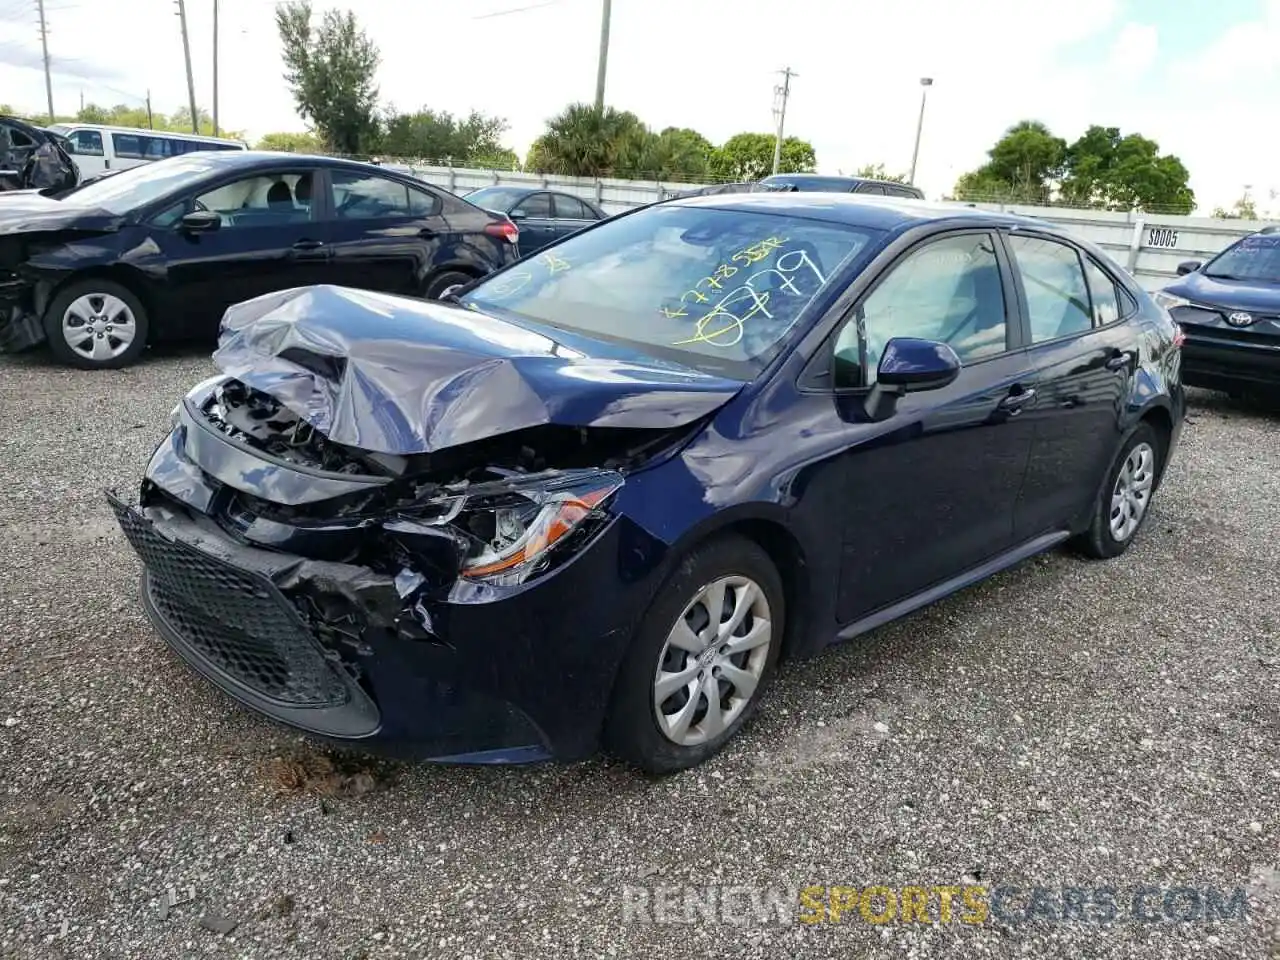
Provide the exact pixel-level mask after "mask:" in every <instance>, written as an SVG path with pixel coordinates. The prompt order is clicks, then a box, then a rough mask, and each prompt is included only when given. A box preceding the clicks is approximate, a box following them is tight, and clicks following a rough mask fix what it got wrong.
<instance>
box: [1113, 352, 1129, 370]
mask: <svg viewBox="0 0 1280 960" xmlns="http://www.w3.org/2000/svg"><path fill="white" fill-rule="evenodd" d="M1131 363H1133V354H1132V353H1129V352H1128V351H1127V350H1117V351H1116V352H1115V353H1113V354H1112V355H1111V356H1110V358H1108V360H1107V369H1108V370H1125V369H1128V367H1129V365H1130V364H1131Z"/></svg>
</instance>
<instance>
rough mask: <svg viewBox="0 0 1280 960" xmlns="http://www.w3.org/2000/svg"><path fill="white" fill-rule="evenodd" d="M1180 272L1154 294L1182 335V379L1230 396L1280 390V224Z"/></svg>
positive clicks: (1182, 266)
mask: <svg viewBox="0 0 1280 960" xmlns="http://www.w3.org/2000/svg"><path fill="white" fill-rule="evenodd" d="M1178 274H1179V276H1178V279H1177V280H1175V281H1174V282H1173V283H1170V284H1169V285H1168V286H1166V287H1165V288H1164V289H1163V290H1159V291H1157V292H1156V294H1155V300H1156V303H1158V304H1160V305H1161V306H1162V307H1164V308H1165V309H1167V310H1168V311H1169V312H1170V313H1171V314H1172V315H1173V319H1174V320H1176V321H1178V323H1179V324H1180V325H1181V327H1182V330H1183V333H1184V334H1185V335H1186V345H1185V346H1184V347H1183V349H1182V378H1183V380H1184V381H1185V382H1186V383H1188V384H1190V385H1191V386H1195V387H1205V388H1207V389H1210V390H1223V391H1226V392H1227V393H1229V394H1231V395H1233V396H1245V395H1251V394H1256V395H1264V394H1265V395H1275V394H1280V227H1267V228H1265V229H1263V230H1261V231H1259V232H1258V233H1254V234H1251V235H1249V236H1247V237H1242V238H1241V239H1239V240H1237V241H1236V242H1235V243H1233V244H1232V245H1231V246H1229V247H1227V249H1225V250H1223V251H1222V252H1221V253H1220V254H1218V255H1217V256H1216V257H1214V258H1213V259H1212V260H1210V261H1209V262H1208V263H1205V264H1201V263H1200V262H1199V261H1197V260H1188V261H1185V262H1184V263H1180V264H1178Z"/></svg>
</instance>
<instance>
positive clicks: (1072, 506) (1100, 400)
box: [1005, 231, 1138, 538]
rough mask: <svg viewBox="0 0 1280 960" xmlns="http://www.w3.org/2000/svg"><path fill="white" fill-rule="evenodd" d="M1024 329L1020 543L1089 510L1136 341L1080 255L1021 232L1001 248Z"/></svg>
mask: <svg viewBox="0 0 1280 960" xmlns="http://www.w3.org/2000/svg"><path fill="white" fill-rule="evenodd" d="M1005 242H1006V244H1007V245H1008V248H1009V254H1010V259H1011V262H1012V263H1013V265H1014V268H1015V269H1014V274H1015V278H1016V286H1017V288H1018V292H1019V297H1020V299H1021V300H1022V302H1023V304H1024V305H1025V306H1024V313H1025V316H1026V324H1027V329H1026V330H1025V335H1026V339H1027V344H1028V346H1027V360H1028V366H1029V371H1030V372H1029V374H1028V384H1029V388H1030V389H1031V390H1033V391H1034V392H1035V398H1034V402H1033V403H1030V404H1028V406H1027V409H1026V413H1025V416H1026V418H1027V422H1028V423H1030V424H1032V425H1033V426H1034V427H1035V432H1034V437H1033V440H1032V447H1031V460H1030V463H1029V465H1028V468H1027V478H1026V482H1025V484H1024V486H1023V490H1022V493H1021V495H1020V497H1019V500H1018V507H1017V511H1016V525H1017V530H1018V533H1019V536H1021V537H1024V538H1027V537H1032V536H1036V535H1037V534H1040V533H1045V532H1047V531H1051V530H1061V529H1066V528H1067V527H1068V526H1069V525H1070V524H1071V523H1072V522H1073V520H1075V519H1076V518H1078V517H1079V516H1080V515H1081V514H1082V512H1083V511H1085V510H1087V509H1088V507H1089V505H1090V504H1091V503H1093V500H1094V497H1095V496H1096V495H1097V492H1098V485H1099V484H1100V483H1101V482H1102V480H1103V475H1104V473H1105V472H1106V470H1107V468H1108V467H1109V466H1110V463H1111V459H1112V457H1114V455H1115V452H1116V447H1117V444H1118V443H1119V441H1120V429H1121V423H1122V422H1123V421H1122V417H1123V412H1124V411H1123V407H1124V403H1125V400H1126V398H1127V397H1128V396H1129V393H1130V380H1131V379H1132V377H1133V376H1134V375H1135V373H1136V370H1137V358H1138V337H1137V333H1136V331H1135V329H1134V328H1133V326H1132V325H1131V324H1129V323H1126V322H1125V321H1124V318H1123V314H1125V313H1126V312H1128V311H1127V310H1125V309H1122V308H1121V304H1127V302H1128V301H1127V298H1124V295H1123V294H1122V293H1121V291H1120V290H1119V289H1118V288H1117V284H1116V281H1115V279H1114V278H1113V277H1112V276H1111V275H1110V274H1109V273H1108V272H1107V270H1105V269H1104V268H1103V267H1102V266H1101V265H1100V264H1098V263H1097V262H1096V261H1095V260H1094V259H1093V258H1092V257H1090V256H1089V255H1088V254H1087V253H1086V252H1084V251H1082V250H1080V249H1079V248H1078V247H1076V246H1075V245H1074V244H1072V243H1070V242H1069V241H1067V240H1065V239H1063V238H1061V237H1056V236H1050V235H1042V234H1036V233H1031V232H1025V231H1016V232H1014V233H1012V234H1009V235H1008V236H1007V237H1006V240H1005Z"/></svg>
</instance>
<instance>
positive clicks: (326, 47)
mask: <svg viewBox="0 0 1280 960" xmlns="http://www.w3.org/2000/svg"><path fill="white" fill-rule="evenodd" d="M311 21H312V16H311V2H310V0H289V2H287V3H282V4H281V5H280V6H279V7H277V8H276V28H277V30H278V31H279V33H280V44H281V47H282V48H283V49H282V54H283V58H284V63H285V74H284V77H285V80H286V81H287V82H288V83H289V86H290V87H291V88H292V90H293V98H294V101H295V102H296V103H297V105H298V113H299V114H301V115H302V117H304V118H305V119H308V120H310V121H311V122H312V123H314V124H315V126H316V128H317V130H318V131H319V132H320V134H321V135H322V136H323V138H324V139H325V141H326V143H327V145H328V146H329V147H330V148H332V149H333V150H335V151H337V152H339V153H348V154H358V153H362V152H364V151H366V150H367V149H368V148H369V147H371V146H373V145H374V144H375V142H376V140H377V139H378V134H379V130H378V122H377V118H376V113H375V112H376V109H377V101H378V88H377V85H376V83H375V77H376V74H377V71H378V64H379V62H380V60H381V57H380V55H379V53H378V48H377V46H376V45H375V44H374V43H373V41H372V40H370V39H369V38H368V37H367V36H366V35H365V32H364V31H363V30H362V29H361V28H360V26H359V24H358V23H357V22H356V18H355V15H354V14H352V13H351V12H350V11H349V10H348V11H346V12H340V11H337V10H328V11H326V12H325V14H324V18H323V19H322V21H321V23H320V27H319V29H315V28H314V27H313V26H312V22H311Z"/></svg>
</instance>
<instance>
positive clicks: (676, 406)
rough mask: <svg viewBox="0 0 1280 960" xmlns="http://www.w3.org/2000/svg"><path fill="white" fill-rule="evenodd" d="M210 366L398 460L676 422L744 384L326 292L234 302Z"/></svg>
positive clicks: (503, 325) (371, 297) (498, 323)
mask: <svg viewBox="0 0 1280 960" xmlns="http://www.w3.org/2000/svg"><path fill="white" fill-rule="evenodd" d="M213 360H214V363H216V364H217V365H218V367H219V368H220V369H221V370H222V371H223V372H224V373H226V374H228V375H229V376H232V377H235V378H236V379H237V380H240V381H241V382H242V383H244V384H246V385H247V386H250V387H252V388H254V389H255V390H260V391H262V392H263V393H265V394H268V395H270V396H272V397H274V398H276V399H277V400H279V401H280V402H281V403H282V404H284V405H285V406H286V407H288V408H289V409H290V410H292V411H293V412H294V413H296V414H298V416H300V417H302V418H303V419H304V420H306V421H307V422H308V423H310V424H311V425H312V426H313V427H315V428H316V429H317V430H319V431H320V432H321V433H322V434H324V435H325V436H327V437H328V438H329V439H330V440H332V441H333V442H335V443H340V444H343V445H345V446H349V447H354V448H357V449H360V450H365V451H368V452H370V453H383V454H391V455H397V456H409V455H412V454H419V453H431V452H433V451H437V450H442V449H445V448H447V447H455V446H459V445H461V444H464V443H470V442H472V441H476V440H482V439H485V438H488V437H492V436H495V435H497V434H502V433H508V432H510V431H513V430H521V429H525V428H528V427H534V426H539V425H542V424H559V425H564V426H579V427H637V428H672V427H678V426H682V425H684V424H687V423H691V422H692V421H694V420H696V419H698V418H700V417H703V416H706V415H707V414H710V413H712V412H714V411H715V410H716V409H718V408H719V407H721V406H723V405H724V404H725V403H727V402H728V401H729V400H730V399H731V398H732V397H734V396H735V395H736V394H737V393H738V391H739V390H741V389H742V386H743V384H742V382H741V381H738V380H728V379H721V378H718V377H713V376H708V375H706V374H703V373H700V372H698V371H696V370H692V369H689V368H686V367H682V366H678V365H675V364H668V363H664V362H662V361H659V360H656V359H651V358H648V357H645V356H644V355H642V354H636V355H635V356H634V358H631V359H627V360H618V359H613V358H604V357H590V356H585V355H583V354H582V353H581V352H579V351H578V350H573V349H570V348H568V347H566V346H564V345H563V344H560V343H558V342H557V341H555V340H554V339H552V338H551V337H549V336H547V335H545V334H543V333H540V332H537V331H535V330H532V329H528V328H526V327H523V326H520V325H517V324H515V323H511V322H509V321H506V320H502V319H498V318H496V317H492V316H489V315H487V314H484V313H480V312H478V311H475V310H470V309H466V308H464V307H460V306H456V305H451V304H444V303H428V302H426V301H421V300H414V299H410V298H407V297H396V296H390V295H386V294H378V293H368V292H365V291H360V290H351V289H347V288H344V287H334V286H316V287H300V288H296V289H293V290H285V291H281V292H279V293H272V294H267V295H266V296H263V297H259V298H257V299H255V300H249V301H246V302H245V303H241V304H237V305H235V306H233V307H231V308H230V309H229V310H228V311H227V312H226V315H225V316H224V317H223V321H222V331H221V335H220V337H219V341H218V349H217V350H216V351H215V352H214V355H213Z"/></svg>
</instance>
